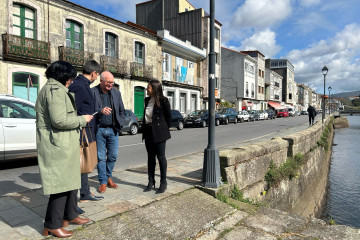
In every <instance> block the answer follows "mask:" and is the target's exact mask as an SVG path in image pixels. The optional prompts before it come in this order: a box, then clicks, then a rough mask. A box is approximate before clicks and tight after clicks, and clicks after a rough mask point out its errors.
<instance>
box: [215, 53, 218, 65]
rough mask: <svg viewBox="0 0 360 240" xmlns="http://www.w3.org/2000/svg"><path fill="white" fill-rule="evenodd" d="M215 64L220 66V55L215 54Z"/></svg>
mask: <svg viewBox="0 0 360 240" xmlns="http://www.w3.org/2000/svg"><path fill="white" fill-rule="evenodd" d="M215 63H216V64H219V54H218V53H215Z"/></svg>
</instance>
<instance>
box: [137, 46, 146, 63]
mask: <svg viewBox="0 0 360 240" xmlns="http://www.w3.org/2000/svg"><path fill="white" fill-rule="evenodd" d="M135 62H137V63H141V64H144V44H142V43H141V42H135Z"/></svg>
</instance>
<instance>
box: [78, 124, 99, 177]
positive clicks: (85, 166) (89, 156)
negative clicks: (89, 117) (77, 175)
mask: <svg viewBox="0 0 360 240" xmlns="http://www.w3.org/2000/svg"><path fill="white" fill-rule="evenodd" d="M88 127H89V130H90V131H89V132H90V137H91V140H92V142H91V143H89V140H88V137H87V134H86V130H85V128H83V129H82V137H81V145H80V169H81V173H91V172H92V171H94V168H95V167H96V165H97V164H98V160H97V148H96V141H94V140H93V138H92V135H91V129H90V126H89V124H88ZM84 136H85V139H84ZM84 140H85V141H84Z"/></svg>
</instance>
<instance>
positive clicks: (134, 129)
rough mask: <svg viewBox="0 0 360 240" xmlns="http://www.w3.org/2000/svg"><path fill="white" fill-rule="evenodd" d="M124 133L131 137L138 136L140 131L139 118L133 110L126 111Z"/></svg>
mask: <svg viewBox="0 0 360 240" xmlns="http://www.w3.org/2000/svg"><path fill="white" fill-rule="evenodd" d="M121 131H122V132H128V133H130V134H131V135H136V134H137V133H138V131H139V121H138V118H137V117H136V116H135V114H134V113H133V112H132V111H131V110H127V109H125V120H124V126H123V128H122V129H121Z"/></svg>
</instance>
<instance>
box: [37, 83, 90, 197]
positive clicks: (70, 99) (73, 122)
mask: <svg viewBox="0 0 360 240" xmlns="http://www.w3.org/2000/svg"><path fill="white" fill-rule="evenodd" d="M35 111H36V145H37V152H38V164H39V168H40V175H41V182H42V186H43V191H44V194H46V195H47V194H55V193H61V192H67V191H71V190H75V189H79V188H80V185H81V180H80V143H79V139H80V127H84V126H85V125H86V121H85V118H84V117H83V116H77V114H76V106H75V98H74V95H73V94H72V93H70V92H69V90H68V89H67V88H66V87H65V86H64V85H62V84H61V83H60V82H58V81H56V80H54V79H49V80H48V81H47V83H46V84H45V86H44V87H43V88H42V89H41V91H40V93H39V95H38V97H37V100H36V104H35Z"/></svg>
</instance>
